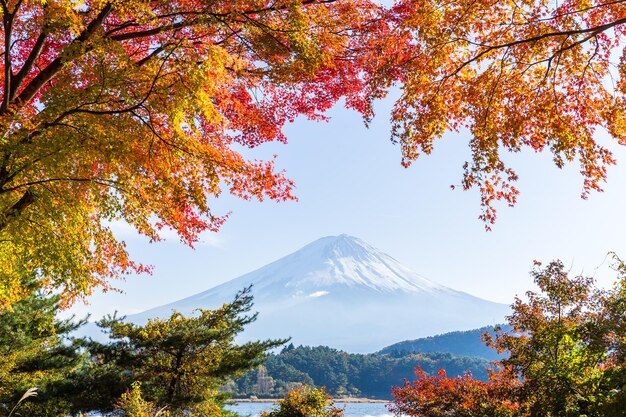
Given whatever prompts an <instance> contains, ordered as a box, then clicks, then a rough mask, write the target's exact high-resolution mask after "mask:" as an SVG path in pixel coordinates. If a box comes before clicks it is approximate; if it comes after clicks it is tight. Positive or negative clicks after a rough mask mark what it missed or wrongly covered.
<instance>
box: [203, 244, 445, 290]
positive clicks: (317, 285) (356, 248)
mask: <svg viewBox="0 0 626 417" xmlns="http://www.w3.org/2000/svg"><path fill="white" fill-rule="evenodd" d="M250 284H252V285H253V286H254V292H255V293H256V294H267V295H269V294H272V295H279V294H280V295H281V296H284V295H287V293H289V294H291V295H293V296H297V295H299V294H315V293H319V292H320V291H325V292H334V291H337V290H345V289H350V290H355V289H360V290H363V291H370V292H371V291H375V292H378V293H381V292H382V293H390V292H404V293H414V292H420V291H422V292H423V291H427V292H430V291H433V290H444V291H445V290H449V289H448V288H446V287H443V286H441V285H439V284H437V283H435V282H433V281H430V280H428V279H426V278H424V277H422V276H420V275H419V274H417V273H416V272H413V271H411V270H410V269H409V268H407V267H405V266H403V265H402V264H400V263H399V262H398V261H396V260H395V259H393V258H392V257H391V256H389V255H387V254H385V253H383V252H381V251H380V250H378V249H376V248H374V247H373V246H371V245H369V244H368V243H366V242H364V241H363V240H361V239H358V238H356V237H352V236H348V235H345V234H342V235H339V236H327V237H323V238H321V239H318V240H316V241H314V242H312V243H310V244H308V245H306V246H304V247H303V248H301V249H299V250H297V251H296V252H294V253H292V254H290V255H287V256H285V257H283V258H281V259H279V260H277V261H275V262H272V263H270V264H268V265H266V266H264V267H262V268H260V269H257V270H256V271H253V272H250V273H248V274H245V275H243V276H241V277H239V278H236V279H234V280H232V281H229V282H227V283H225V284H222V285H220V286H218V287H215V288H214V289H212V290H209V291H206V292H205V293H201V294H198V296H199V297H202V296H203V295H209V294H211V295H212V294H215V293H216V292H220V293H221V292H223V291H225V292H226V293H230V292H232V291H233V289H234V288H238V289H240V288H243V287H245V286H247V285H250ZM449 291H451V290H449Z"/></svg>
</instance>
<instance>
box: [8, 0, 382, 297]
mask: <svg viewBox="0 0 626 417" xmlns="http://www.w3.org/2000/svg"><path fill="white" fill-rule="evenodd" d="M379 9H380V7H379V6H377V5H375V4H374V2H371V1H369V0H338V1H336V2H335V1H331V2H329V1H326V0H280V1H248V0H245V1H244V0H234V1H233V0H228V1H221V0H220V1H215V0H182V1H175V2H171V1H145V0H128V1H117V0H111V1H107V0H86V1H80V2H77V1H74V0H55V1H40V0H16V1H14V0H2V1H0V14H1V15H2V25H0V34H1V35H2V37H0V39H2V41H0V48H1V49H2V50H1V52H2V56H3V59H2V60H0V138H1V139H0V278H1V279H0V308H6V307H7V306H9V305H10V304H11V303H13V302H15V301H16V300H18V299H20V298H23V297H25V296H26V289H25V288H23V287H22V286H21V281H20V276H21V274H23V272H24V271H37V273H38V280H39V282H40V283H41V285H42V286H44V287H46V288H55V289H58V290H59V291H58V293H60V294H62V301H63V302H65V303H71V302H72V301H73V300H75V299H76V298H77V297H81V296H85V295H88V294H90V293H91V291H92V290H93V288H95V287H98V286H100V287H103V288H105V289H107V288H110V287H111V283H110V280H111V279H112V278H118V277H120V276H123V275H124V274H127V273H131V272H145V271H147V270H148V268H146V267H145V266H143V265H140V264H137V263H135V262H133V261H132V260H131V259H130V258H129V256H128V254H127V252H126V249H125V245H124V243H123V242H120V241H118V240H117V239H116V238H115V236H114V235H113V233H112V231H111V227H110V224H111V222H114V221H118V220H120V221H125V222H127V223H129V224H130V225H132V226H133V227H134V228H135V229H136V230H137V231H138V232H139V233H141V234H143V235H146V236H147V237H149V238H150V239H152V240H158V239H160V237H159V231H160V230H161V229H162V228H166V229H167V228H171V229H173V230H175V231H176V232H177V233H178V235H179V236H180V239H181V241H183V242H185V243H187V244H189V245H192V244H193V242H195V241H196V240H197V239H198V235H199V233H201V232H202V231H206V230H213V231H215V230H217V229H218V228H219V226H220V225H221V223H222V222H223V221H224V219H225V217H224V216H221V215H219V214H218V213H214V212H213V211H212V209H211V203H210V202H211V200H212V199H213V198H215V197H217V196H219V195H220V194H221V193H222V192H223V190H227V191H228V192H230V193H231V194H233V195H235V196H238V197H241V198H244V199H251V198H256V199H259V200H262V199H265V198H269V199H273V200H278V201H280V200H288V199H293V198H294V196H293V195H292V187H293V184H292V182H291V181H290V180H288V179H286V178H285V177H284V175H283V173H282V172H278V171H277V170H276V169H275V168H274V165H273V162H272V161H257V160H250V159H247V158H246V157H244V156H243V155H242V154H241V153H239V149H241V147H244V148H246V147H247V148H253V147H255V146H258V145H260V144H262V143H265V142H269V141H283V142H284V141H286V138H285V136H284V135H283V133H282V130H281V129H282V127H283V126H284V124H285V123H287V122H290V121H293V120H294V119H295V118H297V117H298V116H304V117H307V118H310V119H315V120H319V119H321V118H323V113H324V111H325V110H327V109H329V108H330V107H331V106H332V105H334V104H335V103H337V102H338V100H339V99H340V98H341V97H345V103H346V105H347V106H348V107H350V108H354V109H356V110H358V111H360V112H362V113H363V114H364V115H366V116H368V117H369V116H370V115H371V106H370V103H371V100H373V99H374V98H375V97H374V96H373V95H365V94H363V89H364V86H365V82H366V78H367V77H366V74H365V72H363V71H361V70H360V68H361V67H362V65H361V62H362V61H363V60H364V59H365V58H364V52H365V51H368V50H369V46H368V43H369V42H370V41H372V39H376V38H377V36H376V34H377V32H379V31H381V30H385V28H386V26H385V25H383V24H380V23H379V22H380V20H379V19H376V17H377V16H378V14H379ZM379 35H382V34H380V33H379ZM378 37H380V36H378ZM35 237H36V238H35Z"/></svg>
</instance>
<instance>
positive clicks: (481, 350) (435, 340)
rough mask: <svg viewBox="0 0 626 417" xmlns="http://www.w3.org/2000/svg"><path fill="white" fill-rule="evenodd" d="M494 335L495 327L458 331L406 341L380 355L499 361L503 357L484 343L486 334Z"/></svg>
mask: <svg viewBox="0 0 626 417" xmlns="http://www.w3.org/2000/svg"><path fill="white" fill-rule="evenodd" d="M502 330H503V331H505V332H506V331H509V330H510V326H508V325H503V326H502ZM487 332H489V333H491V334H492V335H493V334H494V326H485V327H481V328H480V329H473V330H466V331H456V332H450V333H444V334H438V335H436V336H428V337H423V338H421V339H415V340H405V341H403V342H398V343H394V344H393V345H391V346H387V347H385V348H383V349H381V350H380V352H378V353H380V354H383V355H393V356H403V355H407V354H411V353H431V352H442V353H450V354H453V355H462V356H476V357H480V358H484V359H488V360H497V359H500V358H501V357H502V355H498V352H497V351H496V350H495V349H492V348H489V347H487V346H486V345H485V343H484V342H483V341H482V335H483V334H485V333H487Z"/></svg>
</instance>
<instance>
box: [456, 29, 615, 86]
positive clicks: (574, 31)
mask: <svg viewBox="0 0 626 417" xmlns="http://www.w3.org/2000/svg"><path fill="white" fill-rule="evenodd" d="M625 23H626V17H624V18H622V19H618V20H615V21H613V22H609V23H605V24H603V25H598V26H592V27H589V28H584V29H572V30H564V31H554V32H548V33H542V34H541V35H536V36H531V37H530V38H524V39H517V40H514V41H511V42H505V43H501V44H496V45H488V44H481V43H473V42H471V41H470V40H467V39H466V40H465V41H466V42H468V43H473V44H474V45H477V46H482V47H485V49H483V50H482V51H480V52H479V53H478V54H477V55H475V56H473V57H472V58H471V59H468V60H467V61H464V62H463V63H461V65H460V66H459V67H457V68H456V69H455V70H454V72H453V73H452V74H450V75H449V76H448V77H453V76H455V75H457V74H458V73H459V72H461V70H462V69H463V68H465V67H466V66H468V65H469V64H471V63H473V62H475V61H477V60H478V59H480V58H482V57H483V56H485V55H487V54H488V53H490V52H492V51H496V50H498V49H503V48H510V47H513V46H517V45H521V44H524V43H533V42H537V41H540V40H543V39H547V38H552V37H559V36H573V35H581V34H585V33H590V35H589V36H587V37H585V38H583V39H582V40H579V41H577V42H574V43H573V44H571V45H568V46H567V47H565V48H564V49H562V50H559V51H556V52H555V55H556V54H557V53H559V52H564V51H566V50H568V49H571V48H573V47H574V46H576V45H580V44H582V43H584V42H586V41H588V40H589V39H591V38H593V37H594V36H596V35H598V34H600V33H602V32H604V31H606V30H609V29H611V28H613V27H615V26H619V25H623V24H625Z"/></svg>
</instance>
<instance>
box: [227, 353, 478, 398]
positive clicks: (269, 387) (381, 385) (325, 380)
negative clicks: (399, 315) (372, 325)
mask: <svg viewBox="0 0 626 417" xmlns="http://www.w3.org/2000/svg"><path fill="white" fill-rule="evenodd" d="M417 366H420V367H421V368H422V369H423V370H424V371H426V372H427V373H429V374H434V373H436V372H437V371H438V370H439V369H445V370H446V372H447V373H448V375H461V374H463V373H464V372H471V373H472V375H473V376H474V377H475V378H478V379H486V378H487V372H486V368H487V367H488V366H489V362H488V361H487V360H485V359H483V358H475V357H466V356H465V357H464V356H455V355H452V354H450V353H420V354H409V355H406V356H391V355H380V354H353V353H346V352H342V351H338V350H335V349H332V348H329V347H326V346H318V347H308V346H305V347H303V346H300V347H294V346H293V345H289V346H287V347H286V348H284V349H283V351H282V352H280V353H279V354H274V355H270V356H269V358H268V359H267V361H266V362H265V365H264V366H262V367H260V368H258V369H257V370H254V371H250V372H248V373H247V374H246V375H244V376H243V377H242V378H240V379H239V380H237V381H236V382H234V383H231V384H229V385H228V386H226V387H224V388H225V389H227V390H229V391H231V392H232V393H233V395H234V396H235V397H248V396H250V395H255V396H258V397H276V396H281V395H283V394H284V392H285V391H286V390H288V389H290V388H292V387H294V386H297V385H299V384H303V383H304V384H314V385H316V386H324V387H326V390H327V392H329V393H330V394H331V395H333V396H336V397H341V396H360V397H367V398H382V399H388V398H391V387H392V386H394V385H398V384H401V383H402V381H403V379H404V378H409V379H413V378H414V376H415V375H414V372H413V370H414V369H415V367H417Z"/></svg>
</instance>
